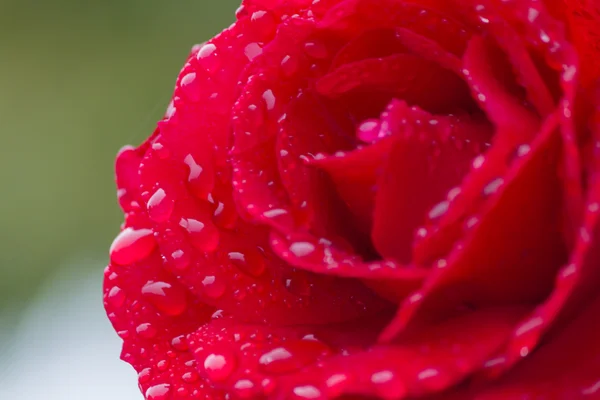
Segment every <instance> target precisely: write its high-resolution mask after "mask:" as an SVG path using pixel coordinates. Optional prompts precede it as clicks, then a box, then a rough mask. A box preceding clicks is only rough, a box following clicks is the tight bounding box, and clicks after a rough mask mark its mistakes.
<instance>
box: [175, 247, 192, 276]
mask: <svg viewBox="0 0 600 400" xmlns="http://www.w3.org/2000/svg"><path fill="white" fill-rule="evenodd" d="M170 261H171V264H172V265H173V268H175V269H177V270H179V271H183V270H185V269H187V267H189V266H190V264H191V262H192V258H191V257H190V256H189V255H188V254H187V253H186V252H184V251H183V250H181V249H180V250H175V251H174V252H173V253H171V260H170Z"/></svg>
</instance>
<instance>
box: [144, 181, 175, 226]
mask: <svg viewBox="0 0 600 400" xmlns="http://www.w3.org/2000/svg"><path fill="white" fill-rule="evenodd" d="M174 206H175V202H174V201H173V200H172V199H170V198H168V197H167V195H166V193H165V191H164V190H163V189H158V190H157V191H156V192H154V194H153V195H152V197H150V200H148V204H147V208H148V216H149V217H150V219H151V220H152V221H154V222H157V223H161V222H166V221H168V220H169V218H170V217H171V214H172V213H173V208H174Z"/></svg>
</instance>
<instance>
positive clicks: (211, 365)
mask: <svg viewBox="0 0 600 400" xmlns="http://www.w3.org/2000/svg"><path fill="white" fill-rule="evenodd" d="M203 366H204V371H205V372H206V375H207V376H208V378H209V379H211V380H213V381H217V382H219V381H224V380H225V379H227V378H229V376H231V374H232V372H233V370H234V369H235V367H236V360H235V357H233V356H232V355H231V354H219V353H212V354H209V355H208V356H207V357H206V358H205V359H204V363H203Z"/></svg>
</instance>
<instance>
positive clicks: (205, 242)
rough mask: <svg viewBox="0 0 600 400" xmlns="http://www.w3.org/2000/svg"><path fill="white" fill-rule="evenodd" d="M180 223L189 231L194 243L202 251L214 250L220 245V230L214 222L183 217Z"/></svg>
mask: <svg viewBox="0 0 600 400" xmlns="http://www.w3.org/2000/svg"><path fill="white" fill-rule="evenodd" d="M179 225H180V226H181V227H183V228H184V229H186V230H187V231H188V233H189V237H190V241H191V242H192V245H193V246H194V247H195V248H197V249H198V250H200V251H205V252H212V251H215V249H216V248H217V247H218V246H219V230H218V229H217V228H216V227H215V226H214V225H213V224H212V222H209V221H206V222H200V221H198V220H197V219H192V218H188V219H182V220H181V221H180V222H179Z"/></svg>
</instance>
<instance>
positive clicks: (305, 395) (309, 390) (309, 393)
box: [293, 385, 323, 399]
mask: <svg viewBox="0 0 600 400" xmlns="http://www.w3.org/2000/svg"><path fill="white" fill-rule="evenodd" d="M293 393H294V398H295V399H320V398H322V397H323V395H322V393H321V391H320V390H319V388H317V387H316V386H313V385H303V386H296V387H295V388H294V390H293Z"/></svg>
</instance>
